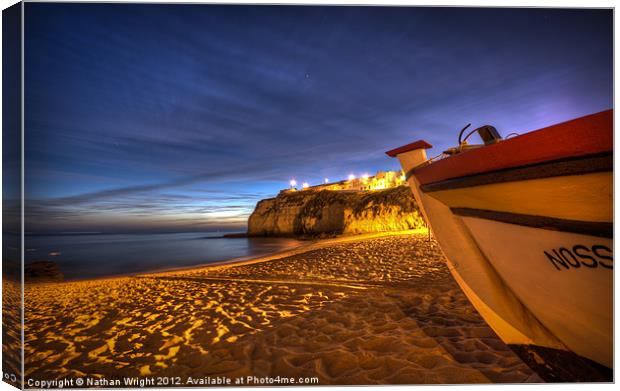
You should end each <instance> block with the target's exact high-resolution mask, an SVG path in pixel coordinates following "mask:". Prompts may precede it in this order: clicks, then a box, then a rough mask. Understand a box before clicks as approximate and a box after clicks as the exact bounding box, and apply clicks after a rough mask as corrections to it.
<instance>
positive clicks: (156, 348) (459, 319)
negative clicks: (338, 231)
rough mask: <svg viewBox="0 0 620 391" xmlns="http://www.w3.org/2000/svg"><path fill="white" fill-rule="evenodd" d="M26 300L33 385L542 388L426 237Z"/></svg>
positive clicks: (320, 246) (44, 291)
mask: <svg viewBox="0 0 620 391" xmlns="http://www.w3.org/2000/svg"><path fill="white" fill-rule="evenodd" d="M25 301H26V314H25V317H26V321H25V339H26V340H25V357H26V371H25V378H26V380H28V379H29V378H30V379H36V380H45V379H56V378H59V377H67V378H70V377H84V376H89V377H93V378H105V379H118V378H122V377H125V376H142V377H145V376H174V377H180V378H181V379H182V381H183V382H184V385H186V386H189V385H191V384H187V383H185V381H186V379H187V377H189V376H192V377H194V378H205V377H217V376H222V377H228V378H231V379H234V378H238V377H246V376H256V377H258V378H261V377H277V376H280V377H293V378H295V379H299V378H309V379H310V378H316V379H317V380H312V382H313V383H312V384H321V385H328V384H423V383H424V384H429V383H430V384H438V383H439V384H455V383H458V384H461V383H521V382H542V380H541V379H540V378H539V377H538V376H537V375H536V374H535V373H533V372H532V371H531V370H530V369H529V368H528V367H527V366H526V365H525V364H524V363H523V362H522V361H521V360H520V359H519V358H518V357H517V356H516V355H515V354H514V353H513V352H512V351H511V350H510V349H509V348H508V347H507V346H506V345H505V344H504V343H503V342H502V341H501V340H499V338H498V337H497V336H496V335H495V333H494V332H493V331H492V330H491V329H490V328H489V327H488V326H487V325H486V324H485V322H484V321H483V320H482V318H481V317H480V315H479V314H478V313H477V312H476V310H475V309H474V308H473V306H472V305H471V304H470V303H469V302H468V300H467V298H466V297H465V295H464V294H463V293H462V292H461V290H460V288H459V287H458V286H457V284H456V282H455V281H454V280H453V278H452V277H451V275H450V273H449V271H448V269H447V267H446V265H445V263H444V261H443V258H442V255H441V251H440V249H439V247H438V245H437V244H436V242H434V241H433V240H430V241H429V239H428V235H427V234H426V233H425V232H407V233H401V234H399V235H374V236H373V235H367V236H365V237H348V238H340V239H331V240H327V241H323V242H319V243H314V244H311V245H307V246H304V247H302V248H299V249H297V250H293V251H289V252H288V253H284V254H279V255H275V256H270V257H263V258H261V259H256V260H249V261H244V262H241V263H231V264H222V265H218V266H210V267H201V268H193V269H187V270H179V271H169V272H165V273H157V274H144V275H139V276H132V277H121V278H111V279H99V280H86V281H77V282H65V283H46V284H27V285H26V288H25ZM245 385H247V383H246V384H245ZM250 385H252V384H250ZM263 385H264V384H263Z"/></svg>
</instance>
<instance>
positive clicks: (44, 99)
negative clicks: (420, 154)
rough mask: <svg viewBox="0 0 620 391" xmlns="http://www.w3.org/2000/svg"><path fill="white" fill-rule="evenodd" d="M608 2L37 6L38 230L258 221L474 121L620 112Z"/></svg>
mask: <svg viewBox="0 0 620 391" xmlns="http://www.w3.org/2000/svg"><path fill="white" fill-rule="evenodd" d="M612 18H613V16H612V11H611V10H600V9H599V10H585V9H581V10H570V9H540V8H539V9H525V8H521V9H501V8H496V9H484V8H469V9H465V8H420V7H336V6H328V7H316V6H312V7H309V6H240V5H236V6H234V5H229V6H217V5H182V4H175V5H161V4H159V5H154V4H152V5H149V4H58V3H56V4H54V3H48V4H45V3H26V8H25V59H26V60H25V61H26V62H25V86H26V93H25V98H24V100H25V153H26V158H25V159H26V167H25V169H26V174H25V193H26V194H25V196H26V228H25V229H26V231H27V232H138V231H139V232H151V231H157V232H177V231H209V230H217V229H239V230H243V229H244V227H245V225H246V223H247V218H248V216H249V215H250V213H251V212H252V210H253V209H254V206H255V205H256V202H258V201H259V200H260V199H263V198H267V197H273V196H275V195H276V194H277V193H278V192H279V190H281V189H283V188H286V187H287V186H288V182H289V181H290V180H291V179H292V178H295V179H296V180H297V182H299V183H301V182H304V181H306V182H309V183H310V184H311V185H313V184H318V183H320V182H322V181H323V179H324V178H329V179H330V180H332V181H336V180H340V179H344V178H346V177H347V176H348V175H349V174H355V175H360V174H362V173H370V174H373V173H374V172H376V171H378V170H396V169H400V167H399V164H398V162H397V161H396V159H391V158H389V157H387V156H386V155H385V151H387V150H389V149H392V148H395V147H398V146H401V145H403V144H407V143H410V142H412V141H415V140H418V139H424V140H426V141H428V142H429V143H431V144H432V145H434V147H435V148H434V149H433V150H431V152H430V153H431V155H435V154H438V153H439V152H441V151H442V150H443V149H445V148H448V147H451V146H454V145H456V143H457V135H458V131H459V130H460V129H461V128H462V127H463V126H464V125H466V124H468V123H472V126H476V127H477V126H481V125H485V124H491V125H493V126H495V127H496V128H497V129H498V130H499V132H500V133H501V134H503V135H507V134H509V133H512V132H518V133H525V132H528V131H532V130H536V129H539V128H541V127H544V126H548V125H551V124H554V123H558V122H562V121H566V120H570V119H573V118H576V117H580V116H582V115H587V114H591V113H595V112H598V111H602V110H606V109H609V108H612V107H613V97H612V93H613V84H612V80H613V68H612V56H613V45H612V34H613V33H612V29H613V24H612V23H613V19H612Z"/></svg>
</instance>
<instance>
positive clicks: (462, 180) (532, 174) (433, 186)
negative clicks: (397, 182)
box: [407, 151, 613, 193]
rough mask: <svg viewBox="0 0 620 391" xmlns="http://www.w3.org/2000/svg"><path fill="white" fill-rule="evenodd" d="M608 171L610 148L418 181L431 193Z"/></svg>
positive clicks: (426, 191)
mask: <svg viewBox="0 0 620 391" xmlns="http://www.w3.org/2000/svg"><path fill="white" fill-rule="evenodd" d="M413 171H415V168H414V169H413V170H411V171H410V172H409V173H407V175H409V176H410V175H414V173H413ZM610 171H613V152H611V151H610V152H603V153H597V154H593V155H585V156H577V157H569V158H565V159H557V160H552V161H546V162H541V163H535V164H528V165H524V166H519V167H510V168H503V169H499V170H494V171H488V172H484V173H480V174H472V175H465V176H462V177H457V178H450V179H446V180H442V181H438V182H432V183H426V184H422V185H420V190H422V191H423V192H425V193H432V192H435V191H441V190H453V189H461V188H467V187H474V186H484V185H492V184H495V183H505V182H516V181H524V180H532V179H543V178H552V177H560V176H568V175H581V174H591V173H597V172H610Z"/></svg>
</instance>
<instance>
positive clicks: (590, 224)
mask: <svg viewBox="0 0 620 391" xmlns="http://www.w3.org/2000/svg"><path fill="white" fill-rule="evenodd" d="M476 130H477V131H478V133H479V134H480V136H481V137H482V138H483V140H484V141H485V144H484V145H479V146H472V145H468V144H467V143H466V142H462V143H461V142H460V141H459V144H460V145H459V146H458V147H456V148H452V149H450V150H448V151H446V152H445V153H444V155H443V156H441V158H439V159H428V158H427V156H426V149H429V148H431V145H430V144H428V143H427V142H425V141H417V142H414V143H411V144H408V145H405V146H403V147H400V148H396V149H394V150H391V151H389V152H387V154H388V155H389V156H391V157H397V158H398V159H399V160H400V163H401V165H402V167H403V170H404V171H405V172H406V177H407V180H408V183H409V185H410V187H411V189H412V190H413V193H414V196H415V199H416V201H417V202H418V204H419V206H420V209H421V211H422V213H423V215H424V216H425V218H426V221H427V222H428V224H429V226H430V228H431V229H432V232H433V234H434V236H435V238H436V239H437V241H438V242H439V244H440V246H441V249H442V251H443V253H444V255H445V258H446V261H447V263H448V267H449V269H450V271H451V273H452V275H453V276H454V278H455V279H456V281H457V282H458V283H459V285H460V287H461V288H462V290H463V292H464V293H465V294H466V295H467V297H468V298H469V300H470V301H471V302H472V304H473V305H474V306H475V307H476V309H477V310H478V312H479V313H480V315H481V316H482V317H483V318H484V319H485V320H486V322H487V323H488V324H489V326H490V327H491V328H493V330H494V331H495V332H496V333H497V335H498V336H499V337H500V338H501V339H502V340H503V341H504V342H506V343H507V344H508V345H509V346H511V348H512V349H513V350H514V351H515V352H517V353H518V354H519V355H520V356H521V357H522V358H523V359H524V360H525V361H526V362H527V363H528V364H529V365H530V366H531V367H532V368H533V369H534V370H536V371H537V372H538V373H539V374H540V375H541V376H542V377H543V379H545V380H547V381H612V378H613V370H612V368H613V250H612V249H613V111H612V110H609V111H604V112H600V113H597V114H592V115H589V116H585V117H582V118H578V119H575V120H572V121H568V122H564V123H561V124H557V125H553V126H550V127H547V128H544V129H540V130H537V131H534V132H530V133H526V134H523V135H519V136H516V137H513V138H508V139H501V137H500V136H499V133H498V132H497V131H496V130H495V128H493V127H491V126H485V127H482V128H479V129H476ZM472 133H474V132H472ZM472 133H470V134H472ZM459 138H460V137H459Z"/></svg>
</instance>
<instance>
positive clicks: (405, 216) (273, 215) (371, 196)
mask: <svg viewBox="0 0 620 391" xmlns="http://www.w3.org/2000/svg"><path fill="white" fill-rule="evenodd" d="M423 226H424V221H423V220H422V217H421V214H420V212H419V210H418V207H417V205H416V202H415V199H414V198H413V195H412V194H411V190H410V189H409V188H408V187H406V186H399V187H394V188H391V189H386V190H379V191H370V192H346V191H329V190H324V191H318V192H313V191H297V192H291V193H284V194H280V195H278V196H277V197H275V198H270V199H266V200H262V201H260V202H259V203H258V204H257V205H256V208H255V209H254V212H253V213H252V215H251V216H250V219H249V222H248V234H249V235H253V236H278V235H283V236H285V235H317V234H357V233H366V232H380V231H398V230H404V229H413V228H421V227H423Z"/></svg>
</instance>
